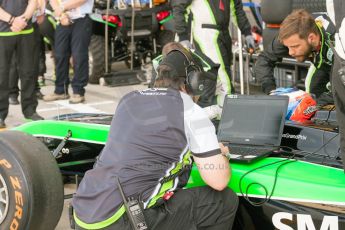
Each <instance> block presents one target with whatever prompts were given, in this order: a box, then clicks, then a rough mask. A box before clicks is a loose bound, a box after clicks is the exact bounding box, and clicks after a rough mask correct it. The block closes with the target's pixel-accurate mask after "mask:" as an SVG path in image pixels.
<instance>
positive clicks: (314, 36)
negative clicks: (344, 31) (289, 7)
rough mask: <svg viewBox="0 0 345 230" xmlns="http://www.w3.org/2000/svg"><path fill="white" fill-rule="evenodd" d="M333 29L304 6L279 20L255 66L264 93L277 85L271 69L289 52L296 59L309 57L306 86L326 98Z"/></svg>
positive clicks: (309, 90) (331, 62) (326, 21)
mask: <svg viewBox="0 0 345 230" xmlns="http://www.w3.org/2000/svg"><path fill="white" fill-rule="evenodd" d="M334 33H335V28H334V25H333V24H332V22H331V21H330V19H329V18H328V16H327V15H326V14H322V13H315V14H310V13H308V12H307V11H306V10H304V9H299V10H295V11H293V12H292V13H291V14H290V15H288V16H287V17H286V18H285V20H284V21H283V22H282V24H281V27H280V30H279V35H278V36H277V37H275V38H274V39H273V40H272V42H271V43H270V44H269V45H268V46H267V47H266V48H265V51H264V52H262V53H261V54H260V55H259V57H258V59H257V61H256V63H255V67H254V73H255V76H256V78H257V79H259V80H260V81H261V86H262V90H263V92H265V93H267V94H269V93H270V92H271V90H274V89H275V88H276V83H275V79H274V76H273V69H274V67H275V65H276V63H277V62H279V61H281V60H282V58H283V57H288V56H289V55H290V56H291V57H293V58H295V59H296V61H298V62H304V61H306V60H309V61H311V62H312V65H311V66H310V68H309V71H308V74H307V77H306V80H305V87H306V92H308V93H312V94H314V95H315V96H316V98H317V99H319V100H321V99H323V100H325V99H326V98H327V95H326V94H324V93H327V92H328V89H327V87H326V86H327V84H328V82H329V81H330V72H331V68H332V64H333V52H332V49H331V47H330V43H331V42H332V41H333V40H334Z"/></svg>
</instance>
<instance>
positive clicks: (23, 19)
mask: <svg viewBox="0 0 345 230" xmlns="http://www.w3.org/2000/svg"><path fill="white" fill-rule="evenodd" d="M36 8H37V1H36V0H17V1H5V0H0V128H4V127H6V125H5V119H6V117H7V115H8V107H9V102H8V97H9V91H10V89H9V72H10V66H11V60H12V57H13V55H15V58H16V60H17V65H18V70H19V78H20V82H21V87H20V88H21V89H22V92H21V106H22V112H23V114H24V117H25V118H26V119H31V120H42V119H43V118H42V117H41V116H39V115H38V114H37V113H36V108H37V105H38V101H37V98H36V94H35V85H36V81H35V79H37V78H36V77H35V69H34V68H32V67H33V65H34V60H33V58H32V54H33V53H34V49H35V37H34V34H33V27H32V22H31V17H32V15H33V13H34V11H35V10H36Z"/></svg>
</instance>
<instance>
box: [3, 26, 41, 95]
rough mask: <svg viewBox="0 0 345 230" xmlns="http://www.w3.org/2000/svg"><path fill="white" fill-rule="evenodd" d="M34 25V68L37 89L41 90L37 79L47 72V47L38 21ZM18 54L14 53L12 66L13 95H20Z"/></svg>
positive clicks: (11, 90) (10, 84) (11, 93)
mask: <svg viewBox="0 0 345 230" xmlns="http://www.w3.org/2000/svg"><path fill="white" fill-rule="evenodd" d="M32 25H33V27H34V38H35V46H34V47H35V50H34V52H33V55H32V57H31V58H32V59H33V61H34V62H33V63H34V64H33V68H34V70H35V72H36V73H35V78H36V89H35V90H36V91H40V90H41V87H40V86H39V84H38V82H37V80H38V76H43V75H44V73H45V72H46V63H45V62H46V56H45V55H46V54H45V47H44V41H43V37H42V36H41V33H40V30H39V27H38V24H37V23H33V24H32ZM18 68H20V67H19V66H18V63H17V60H16V55H15V54H14V55H13V57H12V61H11V68H10V82H9V87H10V96H11V97H18V95H19V91H20V90H19V87H18V80H19V71H18Z"/></svg>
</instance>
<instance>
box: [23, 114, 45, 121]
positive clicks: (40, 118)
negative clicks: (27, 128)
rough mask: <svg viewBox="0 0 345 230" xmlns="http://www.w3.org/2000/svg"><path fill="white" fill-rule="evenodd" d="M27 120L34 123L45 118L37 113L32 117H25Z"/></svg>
mask: <svg viewBox="0 0 345 230" xmlns="http://www.w3.org/2000/svg"><path fill="white" fill-rule="evenodd" d="M25 119H28V120H32V121H40V120H44V118H43V117H41V116H40V115H38V114H37V113H33V114H32V115H31V116H27V117H25Z"/></svg>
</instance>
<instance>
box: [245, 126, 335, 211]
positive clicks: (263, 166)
mask: <svg viewBox="0 0 345 230" xmlns="http://www.w3.org/2000/svg"><path fill="white" fill-rule="evenodd" d="M338 135H339V133H338V134H337V135H335V136H333V137H332V138H330V139H329V140H328V141H327V142H326V143H324V144H323V145H322V146H321V147H319V148H318V149H317V150H315V151H313V152H307V151H301V150H294V149H293V148H291V147H289V146H279V147H280V148H288V149H291V150H292V151H291V152H292V153H293V155H292V156H290V157H289V158H287V159H283V160H280V161H276V162H272V163H269V164H266V165H262V166H260V167H257V168H254V169H252V170H249V171H248V172H246V173H245V174H243V175H242V176H241V178H240V181H239V188H240V193H241V195H242V197H243V198H244V199H246V200H247V201H248V203H250V204H251V205H253V206H256V207H258V206H262V205H263V204H265V203H267V202H269V201H270V199H271V197H272V196H273V193H274V190H275V188H276V184H277V180H278V172H279V170H280V169H281V168H282V167H283V166H284V165H287V164H290V163H294V162H297V161H298V159H295V156H296V154H297V153H307V155H305V156H304V157H303V158H305V157H307V156H310V155H315V153H317V152H318V151H320V150H321V149H322V148H324V147H325V146H326V145H327V144H329V143H330V142H331V141H332V140H333V139H334V138H335V137H337V136H338ZM323 142H324V135H323ZM291 160H292V161H291ZM278 163H282V164H280V165H279V166H278V167H277V169H276V171H275V175H274V181H273V187H272V190H271V192H270V194H269V193H268V190H267V188H266V187H265V186H264V185H262V184H260V183H258V182H252V183H250V184H248V185H247V187H246V191H245V193H244V192H243V189H242V186H241V184H242V181H243V179H244V177H245V176H247V175H248V174H250V173H252V172H254V171H256V170H259V169H262V168H265V167H268V166H271V165H275V164H278ZM253 185H259V186H261V187H262V188H263V189H264V190H265V193H264V194H265V198H264V200H263V201H260V202H254V201H252V200H250V198H249V188H250V187H251V186H253Z"/></svg>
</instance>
